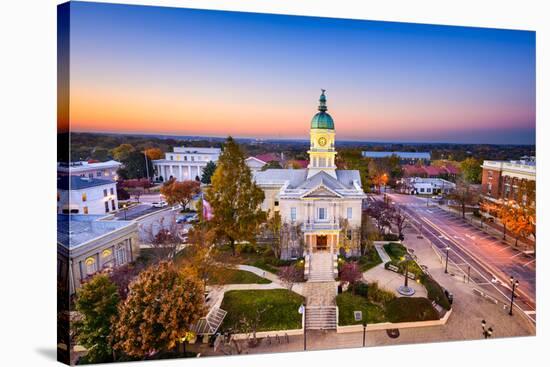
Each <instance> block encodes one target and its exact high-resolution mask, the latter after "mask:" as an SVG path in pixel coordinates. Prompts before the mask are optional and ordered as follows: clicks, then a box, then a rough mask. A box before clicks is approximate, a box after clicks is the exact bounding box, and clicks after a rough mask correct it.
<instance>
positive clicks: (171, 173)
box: [170, 165, 174, 177]
mask: <svg viewBox="0 0 550 367" xmlns="http://www.w3.org/2000/svg"><path fill="white" fill-rule="evenodd" d="M170 176H172V177H174V166H172V165H170Z"/></svg>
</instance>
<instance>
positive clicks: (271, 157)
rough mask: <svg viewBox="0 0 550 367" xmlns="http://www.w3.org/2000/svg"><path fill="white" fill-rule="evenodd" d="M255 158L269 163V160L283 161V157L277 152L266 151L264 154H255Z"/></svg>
mask: <svg viewBox="0 0 550 367" xmlns="http://www.w3.org/2000/svg"><path fill="white" fill-rule="evenodd" d="M254 158H256V159H258V160H260V161H262V162H265V163H269V162H272V161H276V162H282V160H283V159H282V158H281V155H280V154H277V153H264V154H260V155H256V156H254Z"/></svg>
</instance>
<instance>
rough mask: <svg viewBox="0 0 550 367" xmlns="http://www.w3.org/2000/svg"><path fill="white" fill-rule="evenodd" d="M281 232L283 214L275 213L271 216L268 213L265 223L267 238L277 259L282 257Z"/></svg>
mask: <svg viewBox="0 0 550 367" xmlns="http://www.w3.org/2000/svg"><path fill="white" fill-rule="evenodd" d="M281 230H282V222H281V213H279V212H278V211H274V212H273V214H271V215H269V213H268V215H267V221H266V223H265V236H266V237H267V239H268V241H269V245H270V247H271V250H272V251H273V255H274V256H275V257H276V258H279V257H281V250H282V249H281Z"/></svg>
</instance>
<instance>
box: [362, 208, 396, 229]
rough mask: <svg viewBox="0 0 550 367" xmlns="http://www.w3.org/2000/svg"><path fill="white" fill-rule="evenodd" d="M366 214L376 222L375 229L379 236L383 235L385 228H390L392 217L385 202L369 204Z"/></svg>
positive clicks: (390, 209)
mask: <svg viewBox="0 0 550 367" xmlns="http://www.w3.org/2000/svg"><path fill="white" fill-rule="evenodd" d="M367 214H368V215H369V216H370V217H372V218H373V219H375V220H376V223H375V225H376V228H377V229H378V233H379V234H381V235H382V234H384V233H385V230H386V228H390V226H391V223H392V217H393V210H392V208H391V207H390V206H389V205H387V203H385V202H380V201H375V202H372V203H370V204H369V206H368V208H367Z"/></svg>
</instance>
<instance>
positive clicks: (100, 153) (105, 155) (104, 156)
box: [92, 147, 109, 162]
mask: <svg viewBox="0 0 550 367" xmlns="http://www.w3.org/2000/svg"><path fill="white" fill-rule="evenodd" d="M92 158H93V159H97V160H98V161H101V162H104V161H106V160H108V159H109V151H108V150H107V149H105V148H101V147H96V148H94V150H93V151H92Z"/></svg>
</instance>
